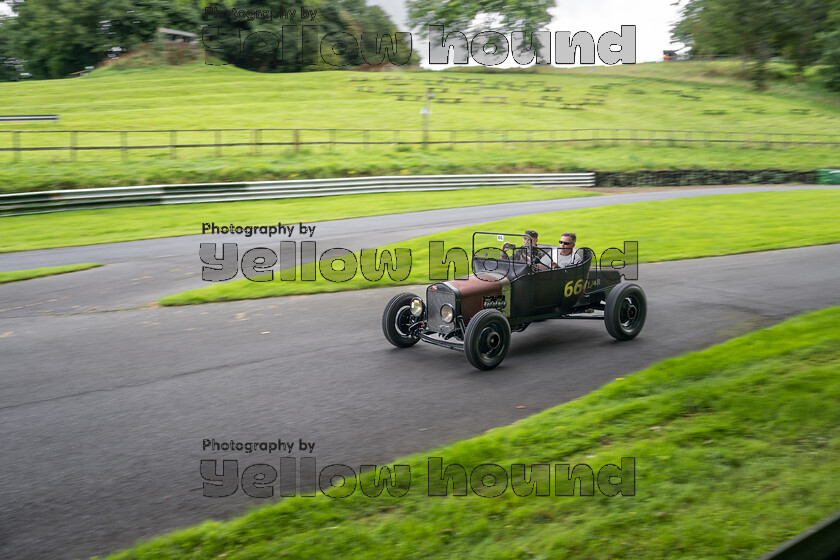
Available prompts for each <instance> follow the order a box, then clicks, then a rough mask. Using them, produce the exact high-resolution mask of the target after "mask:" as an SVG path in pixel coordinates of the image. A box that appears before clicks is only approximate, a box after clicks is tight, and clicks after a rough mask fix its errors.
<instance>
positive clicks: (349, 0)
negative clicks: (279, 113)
mask: <svg viewBox="0 0 840 560" xmlns="http://www.w3.org/2000/svg"><path fill="white" fill-rule="evenodd" d="M303 8H305V9H306V10H307V11H308V12H309V13H313V12H314V13H315V16H314V19H313V18H309V19H306V20H302V19H301V16H302V13H301V12H302V9H303ZM226 9H227V7H226V6H218V7H217V6H212V5H211V6H208V7H207V9H206V10H205V17H204V23H206V24H207V26H208V27H206V28H205V29H204V30H203V39H202V42H203V44H204V46H205V47H206V48H208V49H209V50H210V51H211V52H213V53H214V54H216V56H218V57H219V58H220V59H222V60H223V61H224V62H226V63H231V64H234V65H236V66H238V67H240V68H246V69H249V70H256V71H259V72H298V71H304V70H335V69H337V68H342V67H354V66H359V65H362V64H365V63H370V64H379V63H381V62H388V61H389V60H390V61H391V62H393V63H394V64H409V63H411V62H415V61H416V60H417V59H418V56H417V55H416V53H414V52H413V51H412V50H411V45H410V44H409V43H408V42H407V41H406V40H405V38H404V37H397V36H396V35H395V32H396V28H395V27H394V24H393V23H392V22H391V20H390V19H389V18H388V16H387V15H386V14H385V12H384V11H382V9H381V8H379V7H376V6H367V5H366V4H365V2H364V0H343V1H341V2H337V3H335V2H323V1H320V0H319V1H313V2H309V3H306V4H305V5H303V4H300V3H299V2H298V3H296V2H293V1H290V0H281V1H278V0H251V1H250V2H245V3H237V4H236V5H235V9H236V12H239V13H241V12H244V13H247V12H248V11H252V12H254V13H255V14H256V13H259V14H265V13H266V11H268V13H271V11H274V12H277V13H279V14H280V17H276V18H274V17H272V16H269V17H264V16H263V15H260V16H259V17H253V18H250V17H248V18H236V17H233V18H231V17H229V15H228V14H229V12H225V10H226ZM292 11H294V12H295V15H294V18H292V17H291V15H288V14H291V12H292ZM283 14H287V15H283ZM313 27H317V33H314V32H313V31H312V28H313ZM322 39H325V41H324V42H322ZM333 40H335V41H334V42H333ZM333 45H334V46H333ZM386 48H387V51H388V55H387V56H385V51H386Z"/></svg>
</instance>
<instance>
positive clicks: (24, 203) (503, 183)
mask: <svg viewBox="0 0 840 560" xmlns="http://www.w3.org/2000/svg"><path fill="white" fill-rule="evenodd" d="M517 185H533V186H546V187H592V186H595V174H594V173H528V174H519V175H420V176H411V177H403V176H395V177H353V178H344V179H302V180H295V181H254V182H245V183H199V184H194V185H149V186H143V187H112V188H104V189H74V190H62V191H43V192H28V193H17V194H4V195H0V216H10V215H15V214H35V213H42V212H58V211H61V210H79V209H85V208H115V207H120V206H150V205H156V204H186V203H192V202H232V201H239V200H267V199H275V198H299V197H307V196H332V195H340V194H365V193H381V192H406V191H435V190H456V189H470V188H478V187H514V186H517Z"/></svg>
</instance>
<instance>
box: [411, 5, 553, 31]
mask: <svg viewBox="0 0 840 560" xmlns="http://www.w3.org/2000/svg"><path fill="white" fill-rule="evenodd" d="M407 6H408V21H409V24H410V25H411V27H412V28H418V29H419V30H420V33H421V35H423V36H426V34H427V32H428V26H430V25H443V26H444V33H449V32H450V31H461V32H464V33H465V34H467V36H468V37H470V34H469V32H470V31H476V30H477V31H485V30H490V28H493V29H498V30H500V31H502V32H505V33H507V32H510V31H526V33H527V32H530V31H539V30H540V29H542V28H544V27H545V26H546V24H548V22H549V21H551V15H550V14H549V13H548V9H549V8H551V7H552V6H553V5H552V4H551V3H550V2H545V1H543V0H536V1H534V0H513V1H507V0H491V1H489V2H479V1H476V0H456V1H451V0H408V2H407Z"/></svg>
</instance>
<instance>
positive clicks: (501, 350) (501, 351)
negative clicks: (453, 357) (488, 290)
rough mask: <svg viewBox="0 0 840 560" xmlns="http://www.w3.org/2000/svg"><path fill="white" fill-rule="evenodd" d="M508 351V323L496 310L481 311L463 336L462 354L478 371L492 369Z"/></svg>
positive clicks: (471, 321)
mask: <svg viewBox="0 0 840 560" xmlns="http://www.w3.org/2000/svg"><path fill="white" fill-rule="evenodd" d="M509 349H510V323H508V320H507V318H506V317H505V316H504V315H503V314H502V313H501V312H500V311H497V310H496V309H482V310H481V311H479V312H478V313H476V314H475V316H474V317H473V318H472V319H471V320H470V322H469V324H468V325H467V330H466V333H465V334H464V353H465V354H466V355H467V360H468V361H469V362H470V364H472V365H473V366H474V367H477V368H478V369H485V370H487V369H493V368H494V367H496V366H498V365H499V364H500V363H502V360H504V359H505V356H507V353H508V350H509Z"/></svg>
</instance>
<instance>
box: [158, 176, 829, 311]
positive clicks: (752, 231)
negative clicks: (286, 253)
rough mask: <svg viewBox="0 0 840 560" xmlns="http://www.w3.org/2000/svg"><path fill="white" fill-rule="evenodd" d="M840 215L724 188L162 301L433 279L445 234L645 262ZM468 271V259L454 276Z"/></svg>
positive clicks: (802, 196) (820, 194) (809, 235)
mask: <svg viewBox="0 0 840 560" xmlns="http://www.w3.org/2000/svg"><path fill="white" fill-rule="evenodd" d="M837 215H840V190H832V191H787V192H763V193H748V194H733V195H717V196H707V197H701V198H696V199H686V200H667V201H659V202H638V203H633V204H622V205H618V206H609V207H603V208H592V209H587V210H570V211H566V212H552V213H548V214H537V215H532V216H518V217H516V218H510V219H507V220H501V221H497V222H491V223H488V224H481V225H477V226H470V227H465V228H459V229H454V230H450V231H446V232H441V233H436V234H433V235H430V236H426V237H420V238H417V239H413V240H409V241H405V242H401V243H400V244H399V248H405V249H409V250H410V251H411V255H410V259H407V260H405V261H403V262H402V264H400V262H398V263H397V264H398V265H399V267H400V269H399V270H401V271H402V270H404V268H403V265H404V264H406V263H408V262H410V263H411V265H412V266H411V271H410V273H409V274H408V276H407V277H406V278H405V280H403V281H401V282H396V281H394V280H391V279H390V278H389V277H388V275H385V276H384V277H383V278H382V279H381V280H380V281H375V282H374V281H369V280H368V279H367V278H366V276H365V273H364V271H372V268H373V267H372V266H370V264H368V267H367V268H365V264H364V262H365V259H361V260H360V259H359V258H358V256H357V260H358V261H359V262H362V263H363V264H362V267H361V268H362V271H357V273H356V274H355V275H354V276H353V277H352V278H351V279H349V280H347V281H344V282H331V281H328V280H325V279H324V277H323V276H324V275H323V273H322V272H320V271H319V272H317V273H316V271H315V265H308V267H307V270H308V271H309V273H310V274H311V275H314V276H315V278H316V280H314V281H302V280H300V279H301V278H302V275H301V271H300V270H298V271H297V273H296V276H295V278H296V280H295V281H289V280H281V275H280V274H275V275H274V280H273V281H269V282H252V281H249V280H234V281H231V282H223V283H216V284H213V285H210V286H207V287H203V288H198V289H194V290H189V291H186V292H181V293H179V294H174V295H171V296H167V297H165V298H163V299H162V300H161V301H160V303H162V304H163V305H186V304H196V303H207V302H211V301H225V300H235V299H251V298H262V297H273V296H283V295H292V294H307V293H318V292H335V291H343V290H359V289H364V288H376V287H380V286H385V285H393V284H406V285H409V284H423V283H428V282H429V279H430V275H431V273H432V272H434V274H435V278H438V277H439V275H440V274H441V273H444V274H445V270H446V269H445V268H444V267H443V266H442V265H440V264H439V263H440V261H441V260H442V259H435V261H434V262H431V261H430V245H429V243H430V241H433V240H435V241H444V242H445V247H446V248H447V249H449V248H452V247H463V248H465V249H466V251H467V252H469V251H470V250H471V235H472V233H473V231H498V232H504V233H517V232H523V231H525V230H526V229H536V230H537V231H539V232H540V233H541V237H540V239H541V241H542V242H543V243H556V242H557V240H559V239H560V235H561V234H562V233H563V232H565V231H573V232H576V233H577V235H578V246H587V247H591V248H593V249H594V250H595V252H596V254H598V255H600V254H601V253H602V252H603V251H605V250H606V249H608V248H610V247H619V248H623V242H624V241H638V243H639V260H640V262H657V261H667V260H678V259H689V258H698V257H707V256H715V255H731V254H737V253H746V252H752V251H765V250H770V249H783V248H789V247H803V246H807V245H821V244H826V243H836V242H838V241H840V224H838V222H837V220H836V216H837ZM385 248H387V249H390V250H392V251H393V249H395V247H385ZM326 249H328V247H323V248H320V249H319V251H324V250H326ZM275 250H276V248H275ZM366 253H367V252H366ZM370 253H372V251H370ZM240 256H241V255H240ZM441 257H442V255H441ZM464 263H466V260H465V259H464ZM350 264H351V265H352V261H351V263H350ZM319 266H321V267H323V268H321V270H326V269H327V268H326V267H330V266H332V265H331V264H330V263H329V262H327V261H322V262H321V263H320V264H319ZM336 268H338V267H336ZM347 270H348V271H351V270H354V269H353V268H352V267H348V269H347ZM468 273H469V270H468V269H467V268H466V266H462V267H460V268H457V269H456V271H455V274H454V275H450V278H452V277H458V276H462V275H465V274H468ZM327 274H330V273H329V272H327ZM368 276H370V274H368ZM395 276H397V275H395Z"/></svg>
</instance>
